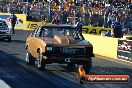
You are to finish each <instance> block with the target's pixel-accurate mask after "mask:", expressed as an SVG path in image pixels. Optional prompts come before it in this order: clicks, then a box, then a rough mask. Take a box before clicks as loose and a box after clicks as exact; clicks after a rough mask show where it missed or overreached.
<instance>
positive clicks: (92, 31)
mask: <svg viewBox="0 0 132 88" xmlns="http://www.w3.org/2000/svg"><path fill="white" fill-rule="evenodd" d="M109 30H111V28H103V27H93V26H83V27H82V31H83V33H84V34H95V35H100V34H101V33H106V32H108V31H109Z"/></svg>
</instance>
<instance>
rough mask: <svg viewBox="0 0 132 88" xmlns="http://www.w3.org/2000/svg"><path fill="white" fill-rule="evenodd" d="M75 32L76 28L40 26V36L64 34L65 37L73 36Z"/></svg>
mask: <svg viewBox="0 0 132 88" xmlns="http://www.w3.org/2000/svg"><path fill="white" fill-rule="evenodd" d="M76 34H77V28H66V27H63V28H42V33H41V36H43V37H44V36H54V35H60V36H66V37H75V35H76Z"/></svg>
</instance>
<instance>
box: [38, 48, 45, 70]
mask: <svg viewBox="0 0 132 88" xmlns="http://www.w3.org/2000/svg"><path fill="white" fill-rule="evenodd" d="M45 65H46V63H45V60H44V59H43V55H42V53H41V51H39V53H38V64H37V67H38V69H39V70H44V69H45Z"/></svg>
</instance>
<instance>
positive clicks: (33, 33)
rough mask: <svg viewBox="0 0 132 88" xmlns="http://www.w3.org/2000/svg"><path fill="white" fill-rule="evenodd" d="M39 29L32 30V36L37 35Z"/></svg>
mask: <svg viewBox="0 0 132 88" xmlns="http://www.w3.org/2000/svg"><path fill="white" fill-rule="evenodd" d="M37 31H38V28H36V29H35V30H34V31H33V32H32V34H31V36H32V37H36V33H37Z"/></svg>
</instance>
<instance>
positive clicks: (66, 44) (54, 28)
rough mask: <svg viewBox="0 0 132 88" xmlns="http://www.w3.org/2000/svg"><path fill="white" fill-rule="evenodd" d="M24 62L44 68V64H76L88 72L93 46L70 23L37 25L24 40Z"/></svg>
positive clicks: (72, 65) (70, 66) (69, 66)
mask: <svg viewBox="0 0 132 88" xmlns="http://www.w3.org/2000/svg"><path fill="white" fill-rule="evenodd" d="M26 49H27V54H26V62H27V64H30V65H34V64H35V61H37V67H38V68H39V69H44V68H45V65H46V64H52V63H59V64H67V65H68V68H69V69H71V68H73V69H74V67H75V64H77V65H83V68H84V69H85V71H86V72H87V73H89V71H90V69H91V66H92V58H91V57H93V56H94V54H93V46H92V44H91V43H90V42H88V41H86V40H85V39H83V38H82V36H80V35H79V33H78V28H77V27H74V26H71V25H62V24H61V25H57V24H47V25H43V26H39V27H37V28H36V29H35V30H34V31H33V32H32V33H31V34H30V36H29V37H28V38H27V41H26Z"/></svg>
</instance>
